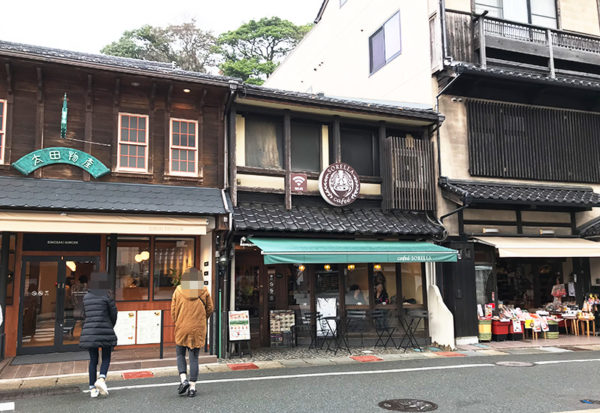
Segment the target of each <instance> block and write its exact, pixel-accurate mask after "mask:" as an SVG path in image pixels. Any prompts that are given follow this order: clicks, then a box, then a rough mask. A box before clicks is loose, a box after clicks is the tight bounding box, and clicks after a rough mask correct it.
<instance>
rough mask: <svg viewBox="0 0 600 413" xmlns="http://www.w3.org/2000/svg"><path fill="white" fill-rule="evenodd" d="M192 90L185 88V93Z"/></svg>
mask: <svg viewBox="0 0 600 413" xmlns="http://www.w3.org/2000/svg"><path fill="white" fill-rule="evenodd" d="M190 92H191V90H190V89H188V88H185V89H183V93H190Z"/></svg>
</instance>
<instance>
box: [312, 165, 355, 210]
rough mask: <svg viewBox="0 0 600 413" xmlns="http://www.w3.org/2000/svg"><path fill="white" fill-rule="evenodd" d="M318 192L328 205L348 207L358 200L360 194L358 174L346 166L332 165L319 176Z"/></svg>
mask: <svg viewBox="0 0 600 413" xmlns="http://www.w3.org/2000/svg"><path fill="white" fill-rule="evenodd" d="M319 192H321V196H322V197H323V199H324V200H325V201H326V202H327V203H328V204H331V205H333V206H345V205H350V204H351V203H352V202H354V201H355V200H356V198H358V193H359V192H360V180H359V179H358V174H357V173H356V171H355V170H354V169H353V168H352V167H351V166H350V165H348V164H345V163H341V162H339V163H333V164H331V165H329V166H328V167H327V168H325V170H323V172H321V175H320V176H319Z"/></svg>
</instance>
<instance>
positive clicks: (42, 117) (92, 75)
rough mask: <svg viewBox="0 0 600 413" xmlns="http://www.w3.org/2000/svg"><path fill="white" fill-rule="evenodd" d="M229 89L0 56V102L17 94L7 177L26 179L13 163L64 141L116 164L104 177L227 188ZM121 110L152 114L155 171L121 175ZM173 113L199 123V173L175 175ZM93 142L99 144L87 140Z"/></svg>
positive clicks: (56, 173) (56, 168)
mask: <svg viewBox="0 0 600 413" xmlns="http://www.w3.org/2000/svg"><path fill="white" fill-rule="evenodd" d="M7 64H8V68H9V69H10V73H11V79H10V80H11V82H10V83H9V82H8V81H7V78H8V74H7V70H8V69H7V66H6V65H7ZM11 88H12V90H11ZM184 89H190V93H184V91H183V90H184ZM10 92H12V95H10ZM65 93H66V94H67V97H68V106H69V114H68V132H67V138H68V139H62V138H60V116H61V107H62V102H63V96H64V94H65ZM228 93H229V90H228V88H227V87H222V88H221V87H216V86H210V85H203V84H199V83H196V82H194V83H187V82H183V81H182V82H178V81H170V80H168V79H160V78H152V77H145V76H137V75H129V74H126V73H118V72H107V71H103V70H99V69H98V70H96V69H84V68H78V67H74V66H66V65H60V64H55V63H48V62H38V63H32V62H30V61H26V60H21V59H13V58H0V99H7V98H8V97H9V96H12V98H13V103H12V104H11V105H10V106H11V107H10V109H11V110H12V112H8V113H9V114H10V113H12V116H8V118H7V131H9V133H10V136H8V135H7V144H8V145H9V147H10V148H9V150H7V152H6V153H7V155H8V157H7V158H6V159H5V164H4V165H0V174H4V175H13V176H20V174H19V172H17V171H16V170H15V169H14V168H12V167H11V165H10V164H11V163H12V162H15V161H16V160H18V159H19V158H20V157H22V156H23V155H26V154H28V153H30V152H32V151H34V150H37V149H41V148H47V147H52V146H63V147H72V148H75V149H79V150H82V151H85V152H88V153H90V154H92V155H93V156H95V157H97V158H98V159H99V160H100V161H101V162H102V163H104V164H105V165H106V166H107V167H109V168H110V169H111V170H112V171H113V172H112V173H111V174H109V175H106V176H104V177H102V178H100V180H102V181H114V182H117V181H118V182H138V183H151V184H168V185H186V186H209V187H218V188H222V187H223V185H224V181H223V179H224V174H223V170H222V169H223V152H224V142H223V139H224V125H223V111H224V102H225V100H224V98H225V96H226V95H227V94H228ZM9 104H10V103H9ZM167 105H168V106H169V108H168V109H169V110H167ZM119 112H130V113H137V114H143V115H148V116H149V125H148V128H149V152H148V154H149V158H148V162H149V164H148V171H149V173H148V174H139V173H125V172H115V169H116V166H117V159H116V147H117V131H118V128H117V115H118V113H119ZM167 114H168V115H170V116H171V117H175V118H182V119H190V120H195V121H198V131H199V136H198V142H199V144H198V145H199V154H198V155H199V156H198V164H199V176H198V177H176V176H169V175H168V161H169V155H170V154H169V146H168V144H169V136H168V135H169V116H166V115H167ZM86 139H90V140H91V141H92V142H93V143H94V144H91V145H90V144H89V143H86V142H83V141H85V140H86ZM40 140H42V142H41V145H40ZM80 141H81V142H80ZM33 175H34V174H32V176H33ZM35 176H36V177H42V178H52V179H75V180H82V179H89V177H88V176H87V174H86V173H84V172H83V171H82V170H81V169H79V168H77V167H73V166H70V165H64V164H59V165H53V166H48V167H44V168H41V169H39V170H38V171H36V174H35Z"/></svg>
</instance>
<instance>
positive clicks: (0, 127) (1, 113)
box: [0, 100, 6, 164]
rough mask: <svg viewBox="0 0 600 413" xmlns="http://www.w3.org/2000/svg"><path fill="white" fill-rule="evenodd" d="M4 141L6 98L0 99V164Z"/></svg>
mask: <svg viewBox="0 0 600 413" xmlns="http://www.w3.org/2000/svg"><path fill="white" fill-rule="evenodd" d="M5 141H6V100H0V164H2V163H4V147H5V146H6V144H5Z"/></svg>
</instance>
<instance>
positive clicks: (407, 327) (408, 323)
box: [396, 310, 428, 351]
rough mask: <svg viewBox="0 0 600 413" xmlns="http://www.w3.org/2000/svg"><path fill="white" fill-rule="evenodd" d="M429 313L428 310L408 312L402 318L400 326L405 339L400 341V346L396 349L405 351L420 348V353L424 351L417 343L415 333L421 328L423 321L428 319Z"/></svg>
mask: <svg viewBox="0 0 600 413" xmlns="http://www.w3.org/2000/svg"><path fill="white" fill-rule="evenodd" d="M427 317H428V313H427V310H406V311H405V315H404V316H403V317H400V325H401V326H402V329H403V330H404V337H402V340H401V341H400V345H398V346H397V347H396V348H397V349H400V348H403V349H404V351H406V350H407V349H408V347H412V348H418V349H419V351H422V349H421V346H420V345H419V343H418V342H417V339H416V337H415V333H416V331H417V329H418V328H419V325H420V324H421V321H422V320H425V319H427ZM405 342H406V345H405V344H404V343H405Z"/></svg>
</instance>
